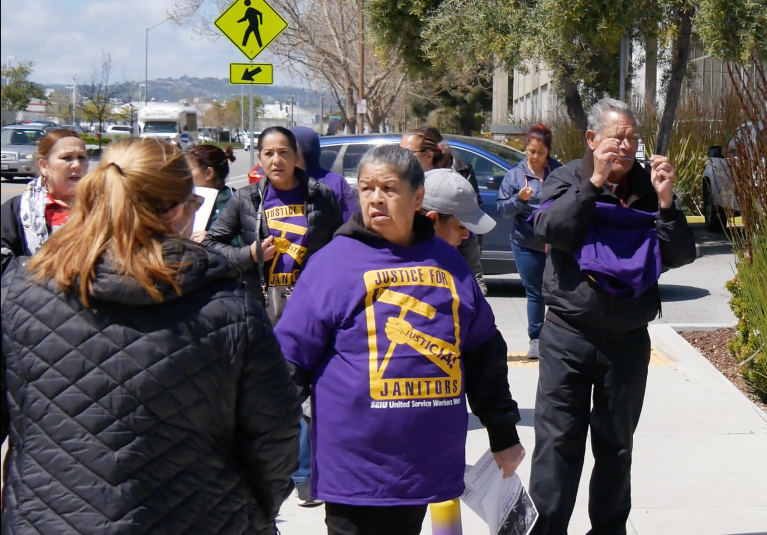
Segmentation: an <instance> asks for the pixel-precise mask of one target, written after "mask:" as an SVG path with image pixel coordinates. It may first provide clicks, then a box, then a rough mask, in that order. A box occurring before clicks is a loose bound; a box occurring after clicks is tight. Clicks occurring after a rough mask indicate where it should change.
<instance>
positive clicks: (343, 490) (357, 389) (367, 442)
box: [275, 145, 524, 535]
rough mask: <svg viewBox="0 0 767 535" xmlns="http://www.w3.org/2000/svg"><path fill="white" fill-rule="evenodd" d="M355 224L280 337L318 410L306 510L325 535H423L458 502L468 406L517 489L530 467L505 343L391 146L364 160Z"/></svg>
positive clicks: (321, 259)
mask: <svg viewBox="0 0 767 535" xmlns="http://www.w3.org/2000/svg"><path fill="white" fill-rule="evenodd" d="M358 177H359V191H360V206H361V209H362V210H361V213H357V214H354V215H353V216H352V217H351V218H350V219H349V221H348V222H347V223H345V224H344V225H343V226H342V227H341V228H340V229H339V230H338V232H337V233H336V237H335V238H334V239H333V241H332V242H331V243H330V244H328V245H327V246H326V247H325V248H324V249H323V250H322V251H320V252H319V253H318V254H317V255H316V256H315V257H314V258H313V259H312V262H311V263H310V265H309V266H308V267H307V269H306V271H304V273H303V274H302V276H301V278H300V279H299V281H298V284H297V285H296V288H295V291H294V292H293V295H292V297H291V299H290V301H289V302H288V305H287V307H286V308H285V312H284V314H283V317H282V320H281V321H280V323H279V324H278V325H277V327H276V329H275V333H276V335H277V338H278V340H279V342H280V346H281V348H282V351H283V354H284V355H285V358H286V360H287V361H288V364H289V365H290V366H291V367H292V370H293V374H294V380H295V381H296V383H297V384H298V386H299V387H300V388H301V390H302V392H303V397H304V398H306V397H307V396H308V395H309V393H310V392H311V396H312V400H313V403H312V417H313V418H312V422H313V423H312V429H311V433H312V446H313V451H312V474H311V492H312V496H315V497H316V498H318V499H320V500H324V501H325V502H326V523H327V526H328V533H329V534H330V535H342V534H343V535H363V534H364V535H390V534H397V535H417V534H419V533H420V532H421V524H422V522H423V518H424V516H425V514H426V508H427V505H428V504H429V503H435V502H441V501H446V500H452V499H454V498H457V497H458V496H460V495H461V493H462V492H463V489H464V484H463V474H464V467H465V451H464V449H465V445H466V435H467V429H468V415H467V410H466V399H467V398H468V401H469V404H470V405H471V409H472V411H473V412H474V414H475V415H476V416H477V417H478V418H479V420H480V421H481V422H482V424H483V425H484V426H485V427H486V428H487V431H488V435H489V438H490V447H491V449H492V451H493V452H494V454H495V458H496V461H497V463H498V465H499V466H501V467H502V468H503V470H504V474H505V475H507V476H511V475H512V474H513V472H514V470H515V469H516V467H517V466H518V465H519V463H520V462H521V461H522V458H523V457H524V449H523V448H522V446H521V445H520V443H519V436H518V435H517V431H516V427H515V424H516V422H518V421H519V412H518V411H517V407H516V403H515V402H514V401H513V400H512V398H511V394H510V393H509V384H508V380H507V370H508V368H507V365H506V343H505V342H504V340H503V337H502V336H501V334H500V333H499V332H498V330H497V329H496V327H495V318H494V317H493V312H492V310H491V308H490V305H489V304H488V303H487V301H486V300H485V298H484V297H483V296H482V292H481V291H480V289H479V286H478V285H477V282H476V280H475V279H474V277H473V275H472V272H471V270H470V269H469V266H468V265H467V264H466V262H464V261H463V259H462V258H461V256H460V255H459V254H458V252H457V251H456V250H455V248H454V247H453V246H452V245H450V244H448V243H447V242H445V241H444V240H442V239H439V238H436V237H435V235H434V224H433V223H432V221H431V220H430V219H429V218H428V217H426V216H425V215H422V214H419V213H418V212H419V211H420V209H421V208H422V201H423V198H424V172H423V169H422V168H421V165H420V164H419V163H418V160H417V159H416V157H415V156H414V155H413V153H412V152H410V151H408V150H405V149H402V148H400V147H397V146H393V145H383V146H379V147H375V148H373V149H371V150H370V151H368V152H367V153H366V154H365V156H363V158H362V161H361V163H360V167H359V171H358Z"/></svg>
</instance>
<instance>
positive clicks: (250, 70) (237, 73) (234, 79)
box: [229, 63, 274, 85]
mask: <svg viewBox="0 0 767 535" xmlns="http://www.w3.org/2000/svg"><path fill="white" fill-rule="evenodd" d="M229 83H230V84H246V85H249V84H255V85H270V84H273V83H274V70H273V69H272V64H271V63H230V64H229Z"/></svg>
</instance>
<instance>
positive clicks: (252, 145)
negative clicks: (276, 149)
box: [248, 85, 256, 169]
mask: <svg viewBox="0 0 767 535" xmlns="http://www.w3.org/2000/svg"><path fill="white" fill-rule="evenodd" d="M249 89H250V95H249V99H250V102H248V112H249V114H250V133H249V135H250V168H251V169H253V168H254V167H255V166H256V145H255V143H254V139H253V129H254V128H255V124H254V123H255V121H254V119H253V117H254V113H253V86H252V85H251V86H249Z"/></svg>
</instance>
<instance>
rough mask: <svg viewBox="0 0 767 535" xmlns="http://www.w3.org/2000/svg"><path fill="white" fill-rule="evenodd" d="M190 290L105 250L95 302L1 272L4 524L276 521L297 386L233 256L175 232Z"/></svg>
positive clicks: (257, 527) (104, 526) (158, 530)
mask: <svg viewBox="0 0 767 535" xmlns="http://www.w3.org/2000/svg"><path fill="white" fill-rule="evenodd" d="M164 251H165V258H166V262H168V263H181V264H182V265H185V266H186V267H185V268H184V269H183V271H182V274H180V276H179V278H178V283H179V285H180V286H181V289H182V296H180V297H179V296H178V295H177V294H176V292H175V291H174V290H173V289H172V288H168V287H166V288H161V290H162V293H163V296H164V299H165V301H164V302H163V303H155V302H153V301H152V299H151V298H150V297H149V295H148V294H147V293H146V292H145V291H144V290H143V289H141V288H140V287H139V286H138V285H137V284H131V283H129V282H128V281H126V280H124V279H121V278H120V277H118V275H117V274H115V273H114V271H113V270H112V269H110V267H109V266H108V265H107V264H105V263H104V264H102V265H101V266H100V267H99V269H98V270H97V275H96V278H95V281H94V284H93V294H94V296H95V298H94V299H93V300H92V302H91V308H84V307H83V305H82V304H81V302H80V300H79V298H78V296H77V295H74V294H72V293H66V292H63V291H62V290H61V289H60V288H59V287H58V286H56V284H55V283H53V282H51V283H48V284H47V285H46V286H45V287H42V286H39V285H37V284H35V283H31V282H30V281H29V280H28V279H27V278H26V276H25V275H26V274H25V272H24V271H23V268H21V270H18V269H16V270H10V271H9V272H8V273H6V274H5V276H4V277H3V297H4V305H3V308H2V379H3V384H2V390H3V392H2V396H3V398H2V399H3V407H2V418H3V420H2V421H3V438H5V436H6V432H7V430H8V423H9V421H10V452H9V460H8V463H7V471H6V473H5V474H6V485H7V486H6V487H5V491H4V499H3V514H2V533H3V534H4V535H5V534H11V533H12V534H35V535H68V534H78V535H79V534H87V535H97V534H103V535H107V534H109V535H112V534H117V533H119V534H124V535H138V534H150V533H151V534H157V535H174V534H193V533H195V534H197V533H199V534H205V535H210V534H217V535H228V534H231V535H235V534H236V535H244V534H247V535H251V534H253V535H255V534H258V535H261V534H264V535H265V534H267V533H268V534H270V535H272V534H273V533H274V517H275V516H276V514H277V511H278V509H279V506H280V504H281V503H282V499H283V497H284V496H285V495H286V493H287V492H288V488H289V484H290V483H289V482H290V476H291V474H292V472H293V471H294V470H295V468H296V466H297V462H296V461H297V456H298V453H297V450H298V432H299V427H298V419H299V416H300V408H299V407H298V405H297V398H296V391H295V387H294V386H293V385H292V382H291V379H290V376H289V373H288V369H287V366H286V364H285V361H284V359H283V357H282V355H281V352H280V349H279V347H278V345H277V341H276V339H275V337H274V335H273V333H272V330H271V327H270V325H269V321H268V319H267V317H266V314H265V313H264V311H263V309H262V308H261V306H260V305H258V304H257V303H256V301H255V300H254V299H253V297H252V296H250V295H249V294H247V293H246V292H244V291H242V290H241V289H238V285H237V283H236V281H235V279H234V278H233V277H234V271H233V270H232V269H231V267H230V266H229V265H228V263H227V262H226V260H225V259H224V258H222V257H221V256H218V255H214V254H210V253H208V252H207V251H206V250H205V249H203V248H202V247H200V246H199V245H196V244H193V243H192V242H188V241H172V242H168V243H166V244H165V248H164Z"/></svg>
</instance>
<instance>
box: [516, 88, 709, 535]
mask: <svg viewBox="0 0 767 535" xmlns="http://www.w3.org/2000/svg"><path fill="white" fill-rule="evenodd" d="M636 129H637V120H636V117H635V116H634V113H633V112H632V111H631V109H630V108H629V107H628V106H627V105H626V104H625V103H623V102H620V101H617V100H613V99H603V100H601V101H599V102H598V103H596V104H595V105H594V106H593V107H592V108H591V110H590V112H589V130H588V132H587V134H586V139H587V143H588V150H587V152H586V155H585V156H584V158H583V160H575V161H572V162H570V163H568V164H567V165H565V166H563V167H560V168H559V169H556V170H554V171H553V172H552V173H551V175H549V178H548V180H546V182H544V184H543V190H542V194H541V202H542V206H541V209H540V210H539V211H538V212H537V213H536V215H535V219H534V221H535V223H534V228H535V234H536V236H537V237H538V238H539V239H540V240H541V242H543V243H547V244H548V259H547V262H546V270H545V272H544V280H543V291H544V297H545V302H546V305H547V306H548V308H549V310H548V313H547V315H546V321H545V323H544V327H543V331H542V333H541V338H540V352H541V362H540V375H539V382H538V393H537V398H536V407H535V437H536V443H535V451H534V453H533V462H532V473H531V480H530V492H531V496H532V498H533V502H534V503H535V505H536V507H537V508H538V511H539V513H540V518H539V519H538V522H537V524H536V527H535V529H534V531H533V533H535V534H536V535H565V534H566V533H567V525H568V523H569V520H570V516H571V514H572V511H573V508H574V506H575V498H576V494H577V491H578V482H579V479H580V474H581V469H582V467H583V458H584V454H585V450H586V436H587V432H588V431H589V429H590V430H591V445H592V449H593V452H594V458H595V466H594V471H593V473H592V476H591V486H590V495H589V514H590V517H591V524H592V531H591V532H590V533H595V534H596V533H599V534H616V535H617V534H625V533H626V521H627V519H628V515H629V512H630V510H631V490H630V485H631V451H632V444H633V434H634V430H635V429H636V426H637V424H638V423H639V416H640V413H641V411H642V403H643V400H644V394H645V385H646V382H647V371H648V364H649V361H650V338H649V334H648V332H647V324H648V323H649V322H650V321H652V320H653V319H654V318H655V316H656V315H657V314H658V312H659V310H660V304H661V303H660V293H659V291H658V285H657V277H658V276H660V267H661V266H660V263H659V262H657V261H656V257H657V255H659V256H660V260H662V263H663V265H665V266H666V267H668V268H677V267H681V266H684V265H686V264H689V263H691V262H693V261H694V260H695V239H694V236H693V233H692V230H691V229H690V227H689V226H688V225H687V221H686V219H685V216H684V214H683V213H682V211H681V210H679V209H678V208H677V207H676V206H675V203H674V198H673V192H672V186H673V183H674V176H675V175H674V169H673V167H672V166H671V164H670V163H669V161H668V159H667V158H665V157H662V156H657V155H656V156H653V157H652V158H651V163H652V170H651V172H650V173H648V172H647V171H645V169H644V168H643V167H642V166H641V165H640V164H639V163H638V162H637V161H636V160H635V158H634V156H635V154H636V150H637V142H638V141H637V133H636ZM628 209H631V210H628ZM603 212H606V213H619V214H621V216H620V217H621V218H624V219H625V220H626V221H628V219H629V218H630V217H633V216H642V214H641V213H640V212H644V215H643V217H645V218H649V220H650V223H649V228H647V229H639V230H640V232H641V233H644V234H640V235H641V236H646V240H640V243H645V242H648V243H654V244H656V245H654V246H653V247H652V248H651V249H650V251H651V253H652V252H653V250H654V254H651V255H650V256H648V259H647V260H646V261H645V262H643V264H644V265H642V266H640V267H641V268H642V269H643V272H644V273H650V274H652V275H653V278H654V280H652V279H650V284H648V285H647V286H648V287H647V288H646V289H645V288H644V287H643V289H644V291H641V290H640V291H637V294H638V295H636V296H632V297H633V298H625V297H618V296H616V295H615V293H620V292H618V290H620V291H621V292H622V291H623V290H625V289H626V288H624V286H627V285H626V282H625V281H622V280H619V279H620V270H616V271H614V272H613V273H614V274H615V275H616V277H618V279H612V278H609V277H606V276H605V274H604V273H600V272H599V270H598V269H593V268H590V269H593V270H592V271H589V270H587V269H586V267H585V266H586V264H584V263H583V261H584V259H586V258H587V257H588V254H590V253H589V251H587V250H586V244H589V243H591V242H592V241H593V239H594V236H595V235H596V234H595V233H596V232H597V231H598V230H599V229H598V226H597V225H598V223H599V221H600V218H601V217H603ZM648 213H653V214H654V213H657V218H654V217H653V216H652V215H649V214H648ZM633 233H634V231H633V230H628V229H627V227H626V226H625V225H622V224H620V221H619V224H616V225H613V226H612V227H611V228H609V229H607V231H606V232H605V233H604V234H602V235H601V236H603V238H600V239H602V240H603V242H602V243H601V244H600V245H601V246H603V249H604V250H608V251H609V250H614V251H618V250H619V249H620V247H621V245H620V243H615V242H616V241H617V242H623V243H626V242H631V241H632V240H633V238H634V235H633ZM608 235H611V236H612V238H611V239H612V240H613V241H608V239H607V238H604V236H608ZM656 236H657V238H656ZM591 245H594V244H593V243H591ZM637 250H639V249H637ZM579 261H580V262H581V264H580V265H579ZM656 263H657V265H656ZM582 266H583V267H582ZM613 267H615V266H613ZM584 270H586V271H589V274H587V273H586V272H585V271H584ZM598 281H599V282H598ZM605 281H607V282H609V283H610V284H607V283H606V282H605ZM622 285H623V286H622ZM592 396H593V409H592V408H591V403H592Z"/></svg>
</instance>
